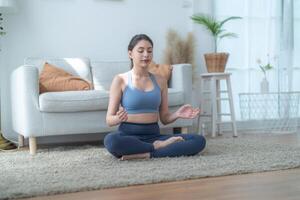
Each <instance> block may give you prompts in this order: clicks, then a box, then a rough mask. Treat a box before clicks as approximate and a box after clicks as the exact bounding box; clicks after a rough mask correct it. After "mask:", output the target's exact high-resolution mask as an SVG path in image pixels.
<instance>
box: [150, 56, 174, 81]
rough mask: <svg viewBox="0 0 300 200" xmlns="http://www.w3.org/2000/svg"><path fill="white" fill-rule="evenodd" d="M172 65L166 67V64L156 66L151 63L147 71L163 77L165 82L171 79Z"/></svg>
mask: <svg viewBox="0 0 300 200" xmlns="http://www.w3.org/2000/svg"><path fill="white" fill-rule="evenodd" d="M172 69H173V67H172V65H168V64H156V63H154V62H153V61H152V62H151V63H150V65H149V67H148V71H149V72H151V73H153V74H156V75H159V76H162V77H164V78H165V79H166V80H167V81H169V79H170V78H171V74H172Z"/></svg>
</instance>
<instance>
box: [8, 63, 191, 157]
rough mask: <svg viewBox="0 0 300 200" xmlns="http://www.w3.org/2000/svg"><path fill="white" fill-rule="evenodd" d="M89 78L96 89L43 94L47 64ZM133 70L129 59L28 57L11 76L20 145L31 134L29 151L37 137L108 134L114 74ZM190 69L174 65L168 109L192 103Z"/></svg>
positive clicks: (179, 124)
mask: <svg viewBox="0 0 300 200" xmlns="http://www.w3.org/2000/svg"><path fill="white" fill-rule="evenodd" d="M46 61H47V62H48V63H51V64H54V65H56V66H58V67H61V68H63V69H64V70H66V71H68V72H69V73H72V74H74V75H78V76H80V77H82V78H84V79H86V80H89V81H90V82H91V83H92V84H93V86H94V90H89V91H66V92H48V93H43V94H41V95H40V94H39V72H40V71H41V69H42V66H43V64H44V63H45V62H46ZM128 70H129V62H127V61H120V62H118V61H113V62H106V61H105V62H93V63H91V62H90V60H89V59H88V58H61V59H42V58H27V59H25V63H24V65H23V66H20V67H18V68H17V69H15V70H14V71H13V73H12V75H11V99H12V122H13V129H14V130H15V131H16V132H17V133H18V134H19V145H20V146H22V145H24V138H29V149H30V153H31V154H35V153H36V149H37V142H36V138H37V137H43V136H55V135H70V134H83V133H107V132H109V131H113V130H116V129H117V127H108V126H107V125H106V121H105V118H106V110H107V105H108V99H109V87H110V84H111V81H112V78H113V77H114V75H115V74H117V73H121V72H125V71H128ZM191 73H192V69H191V65H190V64H177V65H174V66H173V72H172V77H171V80H170V86H169V87H170V88H169V94H168V96H169V109H170V111H174V110H176V109H177V108H179V107H180V106H181V105H183V104H187V103H188V104H191V91H192V79H191V77H192V74H191ZM160 125H161V127H181V128H183V129H184V131H185V130H186V128H187V127H189V126H191V125H192V121H191V120H183V119H180V120H177V121H176V122H174V123H172V124H168V125H166V126H164V125H162V124H160Z"/></svg>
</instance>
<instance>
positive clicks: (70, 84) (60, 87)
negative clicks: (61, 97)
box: [39, 63, 92, 93]
mask: <svg viewBox="0 0 300 200" xmlns="http://www.w3.org/2000/svg"><path fill="white" fill-rule="evenodd" d="M39 86H40V93H44V92H59V91H74V90H90V89H92V85H91V84H90V83H89V82H88V81H86V80H84V79H82V78H80V77H77V76H73V75H72V74H70V73H68V72H66V71H64V70H63V69H61V68H58V67H56V66H54V65H51V64H49V63H45V65H44V68H43V70H42V72H41V74H40V78H39Z"/></svg>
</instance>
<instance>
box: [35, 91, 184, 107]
mask: <svg viewBox="0 0 300 200" xmlns="http://www.w3.org/2000/svg"><path fill="white" fill-rule="evenodd" d="M168 99H169V106H178V105H182V104H183V103H184V96H183V92H182V91H180V90H176V89H173V88H171V89H169V93H168ZM108 101H109V92H108V91H103V90H88V91H66V92H47V93H44V94H41V95H40V97H39V104H40V110H41V111H42V112H80V111H99V110H107V106H108Z"/></svg>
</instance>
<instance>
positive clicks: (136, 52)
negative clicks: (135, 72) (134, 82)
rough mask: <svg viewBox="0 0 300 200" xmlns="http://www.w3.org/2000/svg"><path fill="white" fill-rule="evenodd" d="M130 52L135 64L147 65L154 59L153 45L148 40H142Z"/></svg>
mask: <svg viewBox="0 0 300 200" xmlns="http://www.w3.org/2000/svg"><path fill="white" fill-rule="evenodd" d="M128 54H129V58H131V59H132V62H133V65H134V66H140V67H147V66H148V65H149V64H150V63H151V61H152V57H153V47H152V45H151V43H150V42H148V41H147V40H141V41H139V42H138V43H137V44H136V45H135V47H134V48H133V49H132V51H128Z"/></svg>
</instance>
